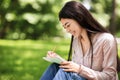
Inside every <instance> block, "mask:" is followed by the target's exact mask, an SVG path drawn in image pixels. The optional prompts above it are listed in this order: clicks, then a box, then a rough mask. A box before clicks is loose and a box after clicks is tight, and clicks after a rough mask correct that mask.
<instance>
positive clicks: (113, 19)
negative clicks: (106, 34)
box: [109, 0, 116, 34]
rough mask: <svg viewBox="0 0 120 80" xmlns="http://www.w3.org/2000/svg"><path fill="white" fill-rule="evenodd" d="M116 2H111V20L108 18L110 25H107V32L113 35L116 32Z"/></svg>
mask: <svg viewBox="0 0 120 80" xmlns="http://www.w3.org/2000/svg"><path fill="white" fill-rule="evenodd" d="M115 9H116V1H115V0H112V13H111V18H110V24H109V30H110V32H111V33H112V34H115V32H116V25H115V20H116V11H115Z"/></svg>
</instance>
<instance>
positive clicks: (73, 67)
mask: <svg viewBox="0 0 120 80" xmlns="http://www.w3.org/2000/svg"><path fill="white" fill-rule="evenodd" d="M60 68H63V70H64V71H66V72H76V73H79V71H80V66H79V65H78V64H76V63H74V62H72V61H64V62H62V63H61V64H60Z"/></svg>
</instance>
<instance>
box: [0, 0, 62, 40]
mask: <svg viewBox="0 0 120 80" xmlns="http://www.w3.org/2000/svg"><path fill="white" fill-rule="evenodd" d="M58 2H59V1H56V0H44V1H43V0H25V1H24V0H13V1H11V0H2V1H1V3H0V38H3V39H4V38H6V39H39V38H40V37H42V36H44V35H47V36H56V35H58V33H59V30H58V28H57V27H56V26H57V23H58V19H57V18H58V17H57V15H56V14H57V13H56V11H57V12H58V10H59V7H58V6H60V4H59V3H58ZM53 5H54V6H53Z"/></svg>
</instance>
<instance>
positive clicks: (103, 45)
mask: <svg viewBox="0 0 120 80" xmlns="http://www.w3.org/2000/svg"><path fill="white" fill-rule="evenodd" d="M92 43H93V60H91V54H92V52H91V51H89V50H88V51H87V52H86V53H85V55H84V56H83V53H82V49H81V44H80V42H79V40H78V38H74V40H73V54H72V61H73V62H75V63H77V64H81V72H80V75H81V76H83V77H85V78H87V79H88V80H118V75H117V71H116V66H117V59H116V55H117V49H116V41H115V38H114V37H113V36H112V35H111V34H109V33H97V34H96V35H95V36H94V38H93V40H92ZM91 61H92V69H91V68H90V67H91Z"/></svg>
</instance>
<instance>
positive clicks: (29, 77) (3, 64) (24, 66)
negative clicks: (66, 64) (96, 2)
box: [0, 40, 69, 80]
mask: <svg viewBox="0 0 120 80" xmlns="http://www.w3.org/2000/svg"><path fill="white" fill-rule="evenodd" d="M68 44H69V40H63V41H61V40H54V41H50V40H47V41H46V40H44V41H43V40H42V41H41V40H39V41H32V40H25V41H20V40H18V41H12V40H0V80H39V78H40V76H41V75H42V73H43V71H44V70H45V69H46V67H47V66H48V65H49V64H50V63H49V62H46V61H44V60H43V59H42V57H43V56H45V55H46V53H47V51H48V50H51V49H52V48H54V47H55V46H57V49H56V52H57V53H58V54H59V53H61V54H60V55H61V56H63V57H64V58H65V55H66V54H67V51H68V49H69V46H68Z"/></svg>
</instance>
